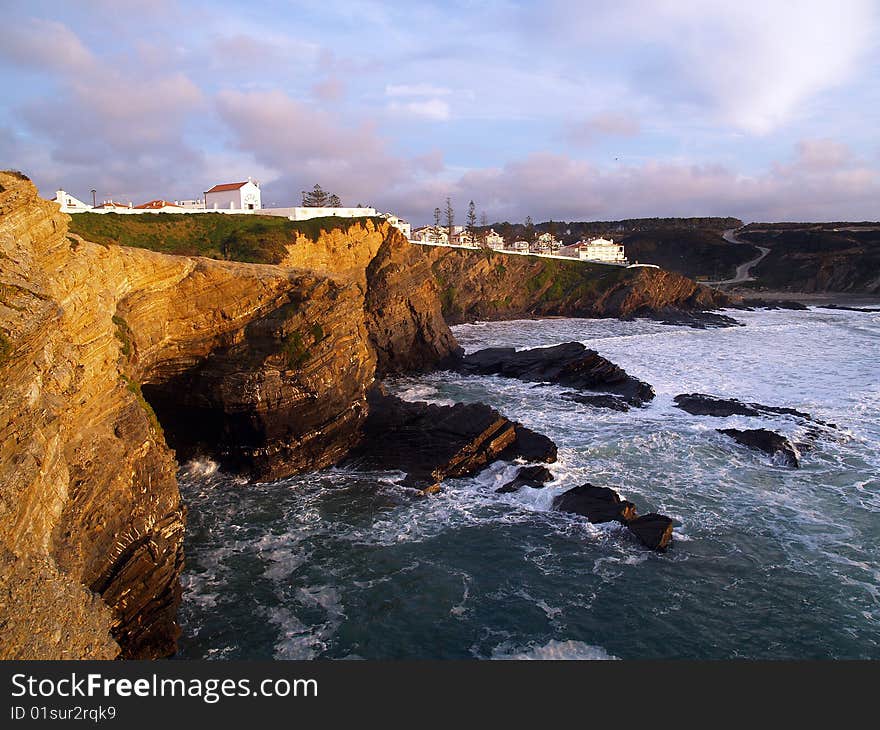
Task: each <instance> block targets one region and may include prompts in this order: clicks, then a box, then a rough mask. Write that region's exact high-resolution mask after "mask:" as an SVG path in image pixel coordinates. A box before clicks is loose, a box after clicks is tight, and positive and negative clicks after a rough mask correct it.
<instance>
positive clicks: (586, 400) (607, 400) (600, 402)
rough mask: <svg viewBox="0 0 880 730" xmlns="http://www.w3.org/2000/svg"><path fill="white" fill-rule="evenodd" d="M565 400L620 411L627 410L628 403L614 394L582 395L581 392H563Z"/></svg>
mask: <svg viewBox="0 0 880 730" xmlns="http://www.w3.org/2000/svg"><path fill="white" fill-rule="evenodd" d="M562 397H563V398H565V400H571V401H574V402H575V403H583V404H584V405H587V406H593V407H595V408H608V409H610V410H612V411H621V412H623V413H626V411H628V410H629V403H627V402H626V401H625V400H624V399H623V398H618V397H617V396H616V395H584V394H583V393H563V394H562Z"/></svg>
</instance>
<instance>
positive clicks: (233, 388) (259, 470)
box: [0, 173, 457, 658]
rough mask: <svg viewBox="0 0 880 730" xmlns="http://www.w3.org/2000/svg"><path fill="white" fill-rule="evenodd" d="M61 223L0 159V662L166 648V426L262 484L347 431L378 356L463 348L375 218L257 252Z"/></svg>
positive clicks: (174, 545)
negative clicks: (119, 238) (278, 256)
mask: <svg viewBox="0 0 880 730" xmlns="http://www.w3.org/2000/svg"><path fill="white" fill-rule="evenodd" d="M67 221H68V217H67V216H66V215H62V214H60V213H59V212H58V209H57V206H56V205H54V204H52V203H49V202H46V201H43V200H41V199H40V198H39V197H38V196H37V192H36V189H35V188H34V187H33V185H32V184H31V183H30V182H29V181H28V180H27V179H25V178H23V177H22V176H19V175H14V174H9V173H2V174H0V388H2V395H3V397H2V399H0V457H2V458H0V540H2V543H0V548H2V550H0V558H2V561H0V562H2V574H3V575H2V587H0V588H2V590H3V595H2V596H0V599H2V600H0V625H4V626H5V627H6V628H4V635H3V643H2V645H0V656H4V657H12V656H20V657H27V658H50V657H51V658H62V657H68V658H70V657H77V658H83V657H94V658H109V657H113V656H116V655H121V656H124V657H158V656H165V655H168V654H170V653H172V652H173V651H174V646H175V640H176V636H177V628H176V624H175V615H176V610H177V605H178V602H179V597H180V589H179V584H178V576H179V573H180V570H181V566H182V560H183V556H182V537H183V529H184V522H185V510H184V507H183V506H182V504H181V502H180V497H179V494H178V490H177V484H176V478H175V473H176V469H177V463H176V461H175V458H174V456H175V455H174V453H173V452H172V451H171V450H170V449H169V448H168V446H167V445H166V441H165V438H164V437H165V436H167V437H168V440H169V442H171V444H172V445H173V446H175V447H177V448H179V449H180V451H181V453H182V454H186V453H187V452H188V451H189V450H195V449H198V448H204V449H206V450H208V453H209V454H210V455H213V456H216V457H217V458H219V459H221V460H222V461H223V462H224V463H226V464H228V465H229V466H231V467H233V468H235V469H238V470H240V471H245V472H247V473H248V474H250V475H251V476H253V477H256V478H277V477H282V476H286V475H289V474H293V473H296V472H301V471H306V470H311V469H315V468H320V467H322V466H326V465H328V464H331V463H334V462H336V461H338V460H339V459H340V458H341V457H342V456H343V455H344V454H345V453H346V452H347V451H348V449H349V448H350V447H351V446H352V445H353V444H354V443H356V442H357V441H358V439H359V438H360V428H361V425H362V422H363V419H364V418H365V415H366V391H367V388H368V386H369V385H370V383H371V382H372V380H373V378H374V376H375V374H376V370H377V365H378V367H379V369H380V372H393V371H395V370H398V369H401V368H409V367H415V366H416V365H418V366H419V367H421V368H428V367H431V366H432V365H433V364H434V362H436V361H437V360H440V359H442V358H444V357H447V356H448V355H449V354H450V353H451V352H454V351H455V349H456V347H457V346H456V344H455V340H454V338H453V337H452V335H451V333H450V332H449V329H448V328H447V327H446V325H445V323H444V322H443V319H442V316H441V314H440V310H439V304H438V303H437V299H436V295H432V292H433V291H434V290H433V289H432V286H433V284H432V283H431V282H430V281H428V283H427V284H424V283H423V284H422V285H421V286H417V285H416V281H415V279H413V280H412V281H410V280H409V278H408V277H417V276H418V274H417V272H416V273H415V274H413V273H412V272H410V271H408V267H409V266H410V263H411V261H410V258H409V257H413V256H417V255H418V252H415V251H413V250H412V247H410V245H409V244H408V243H407V242H406V241H405V240H404V239H403V238H402V237H401V236H400V235H399V234H398V233H397V231H396V230H393V229H390V227H388V226H387V225H384V224H378V225H374V224H373V223H372V222H368V223H367V224H366V225H363V226H361V228H362V229H363V237H362V238H361V237H359V235H360V234H359V233H358V232H357V231H355V232H354V234H353V236H352V237H351V239H350V240H349V241H348V242H347V243H346V242H345V240H344V239H345V236H344V235H342V234H340V233H339V232H338V231H337V232H335V233H333V234H327V236H324V235H322V236H321V237H320V238H319V240H318V241H311V240H309V247H310V248H309V250H308V251H306V250H305V249H303V248H302V247H298V244H299V243H301V242H299V241H297V242H294V243H293V244H291V246H290V247H289V249H290V252H291V253H290V260H288V261H286V262H285V265H283V266H267V265H258V264H243V263H232V262H225V261H215V260H210V259H204V258H193V257H186V256H168V255H164V254H159V253H153V252H150V251H146V250H142V249H135V248H123V247H117V246H99V245H97V244H93V243H89V242H87V241H84V240H82V239H80V238H78V237H76V236H71V235H69V234H68V233H67ZM358 225H360V224H358ZM355 227H356V226H353V228H355ZM334 236H335V237H334ZM325 239H326V240H325ZM337 245H338V246H349V245H350V249H348V250H349V253H350V255H349V256H343V255H340V251H338V250H335V249H334V246H337ZM322 256H323V257H324V259H325V262H324V263H323V264H322V263H321V262H320V259H321V257H322ZM417 263H418V262H417ZM331 264H332V265H331ZM294 265H298V266H311V267H312V270H311V271H304V270H302V269H298V268H293V267H294ZM422 266H423V267H424V266H426V264H424V263H422ZM426 278H427V277H426ZM399 287H401V288H405V291H404V292H402V293H400V295H398V294H399V292H398V291H397V290H398V288H399ZM368 308H369V313H368V311H367V310H368ZM397 346H399V347H401V348H404V349H406V348H407V347H411V348H412V350H411V352H412V355H411V358H410V359H409V360H407V359H398V360H394V359H393V357H392V355H391V353H392V352H393V351H394V348H395V347H397ZM145 396H146V397H145ZM151 403H152V404H153V405H155V407H156V411H157V412H158V418H157V414H156V412H154V411H153V409H152V408H151V405H150V404H151ZM160 423H161V424H162V425H164V427H165V433H164V434H163V429H162V425H160ZM49 594H51V595H49ZM37 603H40V605H41V606H45V607H52V610H38V609H37V606H36V604H37ZM28 613H32V614H33V617H34V620H33V621H32V622H30V623H28V622H26V621H23V620H22V616H23V615H26V614H28ZM10 627H11V628H10Z"/></svg>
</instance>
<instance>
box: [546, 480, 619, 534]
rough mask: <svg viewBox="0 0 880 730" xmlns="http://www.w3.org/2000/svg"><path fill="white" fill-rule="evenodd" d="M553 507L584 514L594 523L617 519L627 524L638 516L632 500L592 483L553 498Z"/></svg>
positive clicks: (561, 510) (562, 510)
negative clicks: (624, 498) (629, 500)
mask: <svg viewBox="0 0 880 730" xmlns="http://www.w3.org/2000/svg"><path fill="white" fill-rule="evenodd" d="M553 509H556V510H559V511H560V512H572V513H574V514H577V515H583V516H584V517H586V518H587V519H588V520H590V522H594V523H601V522H611V521H612V520H616V521H617V522H622V523H624V524H626V523H627V522H628V521H629V520H631V519H633V518H634V517H635V516H636V507H635V505H634V504H633V503H632V502H627V501H626V500H623V499H621V498H620V495H619V494H618V493H617V492H615V491H614V490H613V489H609V488H608V487H594V486H593V485H592V484H581V485H580V486H579V487H573V488H572V489H569V490H568V491H567V492H563V493H562V494H560V495H559V496H558V497H556V498H555V499H554V500H553Z"/></svg>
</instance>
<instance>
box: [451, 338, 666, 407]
mask: <svg viewBox="0 0 880 730" xmlns="http://www.w3.org/2000/svg"><path fill="white" fill-rule="evenodd" d="M451 365H452V367H453V368H454V369H455V370H456V371H457V372H459V373H462V374H464V375H500V376H501V377H505V378H517V379H519V380H524V381H526V382H534V383H552V384H553V385H561V386H563V387H566V388H577V389H578V390H588V391H602V392H604V393H610V394H613V395H615V396H619V397H620V398H621V399H622V400H623V401H624V402H625V403H628V404H630V405H635V406H640V405H642V404H644V403H645V402H647V401H649V400H651V399H652V398H653V397H654V389H653V388H652V387H651V386H650V385H648V384H647V383H645V382H642V381H641V380H639V379H638V378H634V377H632V376H631V375H629V374H628V373H627V372H626V371H625V370H624V369H623V368H621V367H618V366H617V365H615V364H614V363H613V362H611V361H610V360H606V359H605V358H604V357H602V356H601V355H599V353H597V352H596V351H595V350H588V349H587V348H586V347H585V346H584V345H582V344H581V343H580V342H566V343H564V344H561V345H553V346H552V347H534V348H532V349H529V350H519V351H517V350H516V349H515V348H513V347H490V348H487V349H485V350H478V351H477V352H473V353H470V354H469V355H466V356H464V357H462V358H461V359H459V360H457V361H455V362H454V363H452V364H451ZM592 405H608V404H605V403H603V402H593V403H592ZM610 407H615V406H610Z"/></svg>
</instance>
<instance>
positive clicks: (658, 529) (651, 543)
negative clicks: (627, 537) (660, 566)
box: [626, 512, 672, 552]
mask: <svg viewBox="0 0 880 730" xmlns="http://www.w3.org/2000/svg"><path fill="white" fill-rule="evenodd" d="M626 526H627V528H628V529H629V531H630V532H632V534H633V535H635V536H636V537H637V538H638V539H639V541H640V542H641V543H642V545H644V546H645V547H648V548H651V550H659V551H661V552H662V551H663V550H666V548H667V547H669V543H670V542H672V519H670V518H669V517H666V516H665V515H658V514H657V513H655V512H650V513H649V514H646V515H642V516H641V517H636V518H635V519H634V520H630V521H629V522H627V523H626Z"/></svg>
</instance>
